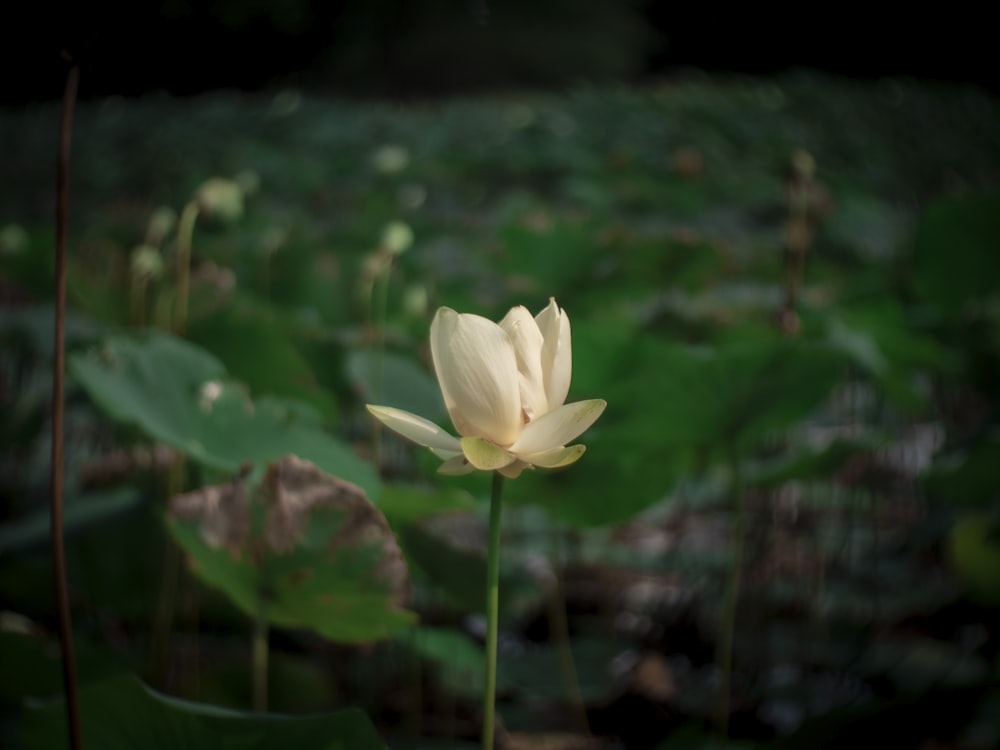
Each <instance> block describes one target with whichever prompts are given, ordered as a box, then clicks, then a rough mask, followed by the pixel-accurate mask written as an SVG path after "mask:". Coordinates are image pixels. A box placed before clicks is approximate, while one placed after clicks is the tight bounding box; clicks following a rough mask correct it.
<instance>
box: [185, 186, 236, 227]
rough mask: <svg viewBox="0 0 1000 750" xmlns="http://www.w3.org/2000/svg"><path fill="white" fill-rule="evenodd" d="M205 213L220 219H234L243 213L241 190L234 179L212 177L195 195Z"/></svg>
mask: <svg viewBox="0 0 1000 750" xmlns="http://www.w3.org/2000/svg"><path fill="white" fill-rule="evenodd" d="M195 198H196V200H197V201H198V207H199V208H200V209H201V210H202V211H204V212H205V214H206V215H208V216H212V217H213V218H217V219H221V220H222V221H236V220H237V219H239V218H240V217H241V216H242V215H243V190H242V188H241V187H240V185H239V183H238V182H236V181H235V180H227V179H225V178H222V177H213V178H211V179H210V180H207V181H206V182H205V183H204V184H203V185H202V186H201V187H200V188H198V193H197V195H196V196H195Z"/></svg>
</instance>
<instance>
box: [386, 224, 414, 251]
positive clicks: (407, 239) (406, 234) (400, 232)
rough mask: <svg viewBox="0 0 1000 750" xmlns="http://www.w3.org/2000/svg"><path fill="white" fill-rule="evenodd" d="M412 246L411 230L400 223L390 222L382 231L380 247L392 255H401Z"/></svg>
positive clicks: (408, 226)
mask: <svg viewBox="0 0 1000 750" xmlns="http://www.w3.org/2000/svg"><path fill="white" fill-rule="evenodd" d="M412 244H413V230H412V229H410V225H409V224H407V223H405V222H402V221H390V222H389V223H388V224H386V225H385V229H383V230H382V247H383V248H384V249H386V250H388V251H389V253H390V254H392V255H401V254H402V253H404V252H406V250H407V249H408V248H409V247H410V245H412Z"/></svg>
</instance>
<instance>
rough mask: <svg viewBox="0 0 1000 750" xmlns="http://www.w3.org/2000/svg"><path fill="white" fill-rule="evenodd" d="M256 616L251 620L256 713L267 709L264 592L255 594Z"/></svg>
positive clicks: (266, 636)
mask: <svg viewBox="0 0 1000 750" xmlns="http://www.w3.org/2000/svg"><path fill="white" fill-rule="evenodd" d="M257 597H258V599H257V616H256V617H255V618H254V621H253V654H252V656H251V659H252V665H251V667H252V673H253V678H252V679H253V710H254V711H257V712H258V713H264V712H265V711H267V657H268V653H267V651H268V646H267V641H268V625H267V598H266V596H265V594H264V592H262V591H261V592H258V594H257Z"/></svg>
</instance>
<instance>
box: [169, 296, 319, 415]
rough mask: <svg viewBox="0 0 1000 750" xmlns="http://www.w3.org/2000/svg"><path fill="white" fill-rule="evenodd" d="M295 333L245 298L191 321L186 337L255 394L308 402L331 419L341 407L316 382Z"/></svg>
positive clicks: (275, 314) (269, 310)
mask: <svg viewBox="0 0 1000 750" xmlns="http://www.w3.org/2000/svg"><path fill="white" fill-rule="evenodd" d="M291 329H292V326H291V325H288V324H287V323H285V322H284V321H283V320H282V319H281V317H280V315H279V311H277V310H275V309H273V308H270V307H269V306H268V304H267V303H266V302H263V301H260V300H254V299H241V300H238V301H237V302H236V303H235V304H232V305H227V306H225V307H224V308H222V309H220V310H217V311H215V312H214V313H212V314H211V315H208V316H205V317H202V318H196V319H193V320H191V322H190V324H189V325H188V333H187V335H188V338H190V339H191V341H193V342H195V343H196V344H198V345H200V346H202V347H204V348H205V349H208V350H209V351H211V352H212V353H213V354H215V356H217V357H218V358H219V359H220V360H222V362H224V363H225V366H226V369H227V370H228V371H229V373H230V374H232V375H233V377H235V378H238V379H239V380H241V381H242V382H244V383H246V384H247V385H248V386H249V387H250V389H251V390H252V391H253V392H254V393H272V394H275V395H277V396H287V397H289V398H296V399H299V400H302V401H305V402H307V403H308V404H310V405H312V406H313V407H315V408H316V409H317V410H318V411H319V412H320V413H322V414H323V416H324V417H325V418H327V419H330V418H332V417H333V416H334V415H335V414H336V412H337V405H336V403H335V402H334V400H333V399H332V398H331V396H330V394H329V393H327V392H326V391H324V390H323V389H322V388H320V386H319V385H318V384H317V382H316V376H315V375H314V374H313V371H312V369H311V367H310V366H309V363H308V362H307V361H306V358H305V357H304V356H303V355H302V353H301V352H300V351H299V349H298V347H297V346H296V344H295V341H294V340H293V338H292V333H293V331H292V330H291Z"/></svg>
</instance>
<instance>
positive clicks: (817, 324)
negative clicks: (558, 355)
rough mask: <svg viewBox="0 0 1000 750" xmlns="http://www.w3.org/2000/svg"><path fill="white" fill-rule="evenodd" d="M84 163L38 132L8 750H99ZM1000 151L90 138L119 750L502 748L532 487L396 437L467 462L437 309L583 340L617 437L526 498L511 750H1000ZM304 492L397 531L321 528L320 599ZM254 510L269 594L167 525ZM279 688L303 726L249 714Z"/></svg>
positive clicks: (800, 121) (17, 419) (32, 164)
mask: <svg viewBox="0 0 1000 750" xmlns="http://www.w3.org/2000/svg"><path fill="white" fill-rule="evenodd" d="M57 122H58V113H57V110H56V109H55V108H54V107H50V106H39V107H36V108H32V109H25V110H19V111H6V112H0V142H2V143H4V144H8V147H7V148H5V155H4V158H3V165H2V167H0V168H2V170H3V175H4V179H3V180H0V300H2V301H3V305H2V307H0V352H2V356H0V413H2V414H3V415H4V416H3V418H2V420H0V445H2V449H0V664H2V665H3V679H2V680H0V683H2V685H0V744H3V745H4V746H7V745H8V744H11V745H13V746H23V747H26V748H43V747H54V746H57V745H56V744H55V743H57V742H59V739H60V736H61V735H60V734H59V733H60V731H61V725H60V724H59V718H58V717H61V715H62V714H61V713H60V712H59V709H58V707H57V706H54V705H52V704H43V702H44V701H45V700H49V699H51V698H52V697H53V696H57V695H58V693H59V692H60V690H61V683H60V675H59V671H58V668H57V661H56V660H55V659H54V657H53V654H54V653H56V652H55V651H54V646H55V644H56V639H55V636H54V632H55V624H54V623H55V616H54V603H53V599H52V595H51V590H52V583H51V580H52V571H51V565H50V563H49V561H48V554H47V546H46V539H47V533H48V526H47V522H46V521H45V518H46V514H47V512H46V510H45V508H46V502H47V492H48V489H47V488H48V483H49V465H48V460H49V459H48V441H49V439H50V428H49V403H48V400H49V397H50V393H49V391H50V384H51V361H52V341H51V331H52V315H53V312H52V305H51V297H52V291H51V289H52V281H51V279H52V265H53V261H52V257H53V231H52V226H51V214H52V204H53V198H52V194H53V186H52V169H51V165H52V163H53V158H54V153H55V143H56V135H57ZM998 132H1000V102H998V101H997V100H995V99H993V98H990V97H988V96H986V95H985V94H983V93H981V92H979V91H977V90H974V89H963V88H957V87H949V88H934V87H929V86H926V85H923V84H919V83H916V82H912V81H906V80H899V81H885V82H882V83H879V84H857V83H848V82H845V81H841V80H837V79H831V78H825V77H817V76H814V75H807V74H798V75H793V76H788V77H783V78H775V79H767V80H763V79H751V78H747V79H738V80H722V81H714V80H709V79H705V80H699V81H690V82H673V83H670V84H664V85H663V86H661V87H658V88H650V89H643V90H639V89H626V88H599V89H581V90H577V91H575V92H573V93H568V94H564V95H554V94H545V95H542V94H525V95H514V94H511V95H507V96H493V97H489V98H483V99H461V100H454V101H447V102H426V103H423V104H419V105H417V104H410V105H407V106H405V107H404V106H396V105H392V104H388V103H381V104H373V103H356V102H350V101H343V100H323V99H319V98H315V97H311V96H305V95H300V94H299V93H297V92H294V91H284V92H279V93H276V94H274V95H273V96H248V95H238V94H235V93H228V94H213V95H206V96H202V97H199V98H193V99H185V100H174V99H171V98H167V97H165V96H150V97H146V98H143V99H140V100H127V101H126V100H116V99H109V100H107V101H101V102H91V103H88V104H86V105H81V107H80V110H79V113H78V120H77V125H76V130H75V134H74V155H73V172H72V175H73V176H72V183H71V189H72V192H71V198H70V206H71V216H70V231H71V243H70V268H69V313H68V319H67V323H68V334H67V346H68V349H69V352H70V356H69V366H68V370H69V375H70V381H69V390H68V393H67V409H68V411H67V434H66V440H67V446H66V449H67V463H66V470H67V499H66V507H67V534H68V549H69V564H70V584H71V598H72V601H73V606H74V625H75V632H76V640H77V644H78V649H79V651H80V657H79V658H80V667H81V675H82V685H83V687H82V691H83V692H82V693H81V698H82V707H83V710H84V721H85V726H84V731H85V736H88V738H89V739H91V740H92V741H91V742H90V743H89V745H92V746H95V747H107V748H114V747H133V746H136V745H135V742H136V739H135V738H136V736H137V735H136V734H135V732H138V731H143V732H148V737H149V742H148V743H143V746H149V747H174V746H184V747H192V748H194V747H218V746H219V745H220V744H225V742H224V741H223V740H222V739H221V738H223V737H225V738H227V739H229V740H230V743H231V744H234V745H235V744H237V743H238V744H240V746H244V745H245V746H247V747H271V746H272V745H274V746H278V745H279V743H280V746H282V747H284V746H286V745H288V744H292V743H295V742H296V741H298V742H299V744H300V745H301V746H302V747H331V748H334V747H345V748H347V747H350V748H367V747H379V746H380V743H381V742H385V743H386V744H388V745H389V746H390V747H393V748H407V747H421V748H432V749H433V748H446V747H453V748H460V747H475V746H476V745H475V743H476V738H477V737H478V732H479V719H478V717H477V711H478V707H479V697H480V692H479V691H480V690H481V684H482V670H483V662H482V659H481V656H482V647H481V645H480V644H481V640H480V639H481V637H482V633H481V632H479V628H478V624H479V622H480V620H479V617H480V616H481V613H482V611H483V603H484V590H483V587H484V581H485V569H486V558H485V538H486V537H485V518H486V513H487V506H488V498H489V491H490V490H489V479H488V477H486V476H485V475H481V476H476V475H471V476H469V477H459V478H454V477H441V476H438V475H436V474H435V473H434V468H435V467H436V466H437V464H438V463H439V462H438V461H437V460H436V459H435V458H434V457H433V456H431V455H429V454H428V452H427V451H426V450H423V449H421V448H418V447H416V446H413V445H411V444H409V443H406V442H405V441H402V440H400V439H397V438H396V437H395V436H394V435H393V434H391V433H388V432H386V431H384V430H378V429H376V427H375V425H374V424H373V422H372V421H371V420H370V419H369V418H368V415H367V413H366V412H365V410H364V404H365V403H369V402H374V403H379V404H387V405H392V406H395V407H398V408H402V409H406V410H408V411H412V412H415V413H418V414H421V415H422V416H425V417H427V418H428V419H432V420H435V421H437V422H438V423H439V424H443V425H444V424H447V421H446V413H445V410H444V405H443V403H442V402H441V397H440V394H439V392H438V389H437V385H436V381H435V378H434V375H433V372H432V370H431V366H430V360H429V353H428V347H427V332H428V326H429V323H430V320H431V317H432V316H433V314H434V311H435V309H436V308H437V307H438V306H439V305H447V306H449V307H452V308H454V309H456V310H459V311H462V312H475V313H479V314H482V315H485V316H487V317H490V318H492V319H494V320H496V319H499V318H500V317H501V316H502V315H503V313H504V312H506V310H507V309H508V308H509V307H511V306H512V305H517V304H524V305H526V306H527V307H528V308H529V309H531V310H536V311H537V310H540V309H541V308H542V307H543V306H544V305H545V304H546V302H547V300H548V298H549V297H550V296H551V297H555V298H556V299H557V301H558V303H559V305H560V306H561V307H562V308H564V309H565V310H566V311H567V312H568V314H569V316H570V319H571V321H572V326H573V361H574V371H573V383H572V386H571V390H570V399H569V400H571V401H577V400H582V399H587V398H602V399H605V400H607V402H608V408H607V411H606V413H605V414H604V415H603V416H602V418H601V420H600V421H598V422H597V423H596V424H595V425H594V426H593V427H592V428H591V429H590V430H589V431H588V432H587V434H586V436H585V440H584V442H586V444H587V453H586V454H585V455H584V456H583V458H582V459H581V460H580V462H579V463H578V464H576V465H575V466H574V467H573V468H572V469H571V470H568V471H565V472H561V471H556V472H551V473H545V472H527V473H526V474H525V475H524V476H522V477H520V478H518V479H516V480H512V481H508V482H507V483H506V486H505V494H504V499H505V502H506V503H507V508H506V509H505V515H504V521H505V524H504V536H503V546H504V549H503V558H502V565H501V571H500V576H501V587H500V615H501V638H500V642H501V646H500V657H499V675H498V683H497V684H498V716H499V717H500V719H501V720H502V724H503V727H504V730H505V731H506V732H509V733H510V735H511V737H512V742H513V743H515V744H513V745H511V746H514V747H521V746H531V745H528V744H520V745H519V744H516V743H528V742H529V740H530V739H531V738H530V737H529V735H540V734H551V733H557V732H562V733H576V734H581V733H583V732H584V731H585V730H586V731H588V732H589V733H591V734H592V735H593V736H594V737H595V738H598V739H595V740H594V742H595V744H594V746H595V747H602V746H603V745H602V744H601V743H602V740H601V739H600V738H616V737H617V738H620V741H621V742H622V743H623V744H624V746H626V747H628V748H651V747H657V746H659V745H658V743H660V742H662V746H663V747H684V746H689V747H693V746H709V743H711V742H713V741H714V740H715V739H717V738H719V737H720V736H721V735H728V737H729V738H730V739H729V742H730V743H731V744H732V745H733V746H748V745H751V744H754V743H758V744H759V746H761V747H770V746H779V747H800V748H815V747H820V746H824V747H841V746H847V743H856V742H857V741H858V740H857V738H858V737H862V738H863V737H865V736H867V735H868V734H869V733H880V732H882V724H883V723H885V722H891V724H890V726H892V727H894V728H895V727H903V728H905V731H903V730H900V734H899V737H900V742H901V743H903V744H900V745H899V746H900V747H907V746H912V747H916V746H917V745H918V743H919V742H920V741H921V740H924V739H929V738H939V739H944V740H951V741H956V742H958V743H963V744H961V746H962V747H969V748H980V747H982V748H986V747H991V746H994V744H995V743H997V742H998V741H1000V721H998V719H997V716H998V714H997V712H996V710H995V707H996V705H997V702H998V701H1000V656H998V654H1000V648H998V646H1000V622H998V620H997V617H996V610H995V606H996V604H997V602H1000V564H998V560H1000V493H998V491H997V487H996V477H995V474H994V473H993V471H994V467H995V466H996V464H997V460H996V459H997V458H998V448H1000V442H998V440H997V430H998V428H1000V421H998V415H1000V411H998V405H1000V401H998V398H1000V392H998V390H997V383H998V382H1000V378H998V375H1000V294H998V292H1000V252H998V251H1000V139H997V138H996V134H997V133H998ZM394 222H396V223H397V224H395V225H394ZM398 223H402V224H405V226H406V228H408V229H409V230H410V231H411V232H412V244H408V242H407V240H409V239H410V237H409V236H408V235H406V232H405V229H404V228H402V227H401V226H400V224H398ZM401 232H402V233H401ZM186 243H188V244H189V249H190V267H189V268H187V267H186V266H185V270H183V272H182V271H180V270H179V269H178V266H179V265H181V266H183V265H184V264H183V263H182V262H181V263H180V264H179V260H181V261H182V260H183V258H184V256H185V254H186V252H187V250H186V249H185V247H186ZM182 276H185V278H186V280H183V281H182ZM184 289H186V291H183V290H184ZM184 300H186V303H185V302H184ZM181 307H183V310H184V313H183V314H181V315H180V317H178V309H179V308H181ZM288 453H294V454H296V455H298V456H299V457H300V458H303V459H307V460H309V461H310V462H312V463H313V464H315V465H316V466H318V467H319V468H320V469H322V470H323V471H324V472H326V473H328V474H331V475H334V476H338V477H341V478H343V479H346V480H348V481H350V482H352V483H353V484H356V485H358V486H359V487H360V488H362V489H363V490H364V493H365V495H362V496H360V497H361V499H358V498H357V496H353V495H352V497H353V498H354V499H353V500H352V501H351V503H350V505H349V506H347V507H346V509H345V508H342V507H340V506H337V508H336V510H335V511H331V510H330V508H329V507H326V506H323V505H322V503H319V505H318V506H317V507H321V508H322V510H321V511H318V512H316V514H315V517H314V522H313V523H312V525H311V526H310V527H309V528H310V529H311V531H309V532H308V533H304V536H302V537H295V539H296V541H295V542H294V544H295V545H296V546H295V550H294V552H292V553H289V554H288V555H284V553H281V552H279V551H278V550H277V548H274V547H269V546H268V545H267V544H264V543H263V542H262V541H261V540H262V539H266V538H268V537H267V535H268V534H269V533H271V532H272V531H273V529H274V527H273V524H274V523H276V522H275V521H273V520H272V519H271V517H270V516H268V515H266V514H264V513H263V512H260V511H261V508H272V507H275V506H276V505H280V503H281V502H284V501H282V500H280V498H281V497H284V496H283V495H282V494H281V492H280V491H278V490H276V489H275V487H276V486H279V485H278V484H276V483H279V482H280V481H285V480H284V479H280V477H285V478H286V479H287V476H286V475H284V474H281V473H280V472H278V470H277V469H272V472H271V473H268V472H267V467H268V465H269V464H274V462H278V461H279V459H281V457H282V456H284V455H286V454H288ZM248 462H250V463H252V464H253V466H246V465H245V464H247V463H248ZM269 477H270V478H269ZM227 487H228V488H233V487H238V488H239V490H238V491H239V493H243V494H241V495H240V497H243V496H244V495H245V497H247V498H252V500H251V507H252V508H253V509H254V511H253V512H251V513H249V514H248V515H247V518H246V523H247V524H248V526H247V529H248V531H247V533H246V534H245V535H244V536H241V537H240V539H241V540H242V542H241V544H243V543H245V546H239V545H237V547H238V550H237V551H234V548H233V547H231V546H230V547H229V548H222V547H225V546H226V545H222V547H220V545H219V544H218V539H219V538H225V539H229V537H228V536H226V535H225V534H222V532H220V531H219V529H220V527H219V526H213V525H212V524H213V523H216V522H217V521H218V518H216V517H215V516H211V517H210V515H209V514H208V511H205V513H203V514H202V515H201V516H198V518H197V523H195V522H192V521H191V520H190V519H188V520H186V521H183V522H181V521H178V520H177V518H176V516H175V515H172V514H170V513H168V506H169V504H170V498H171V497H173V496H177V495H180V494H181V493H189V494H188V495H187V496H188V497H189V498H190V497H192V494H191V493H198V492H207V491H208V490H211V491H212V492H214V493H215V494H210V495H200V496H198V495H196V494H195V496H198V497H202V498H204V497H211V498H214V499H215V500H213V502H215V501H219V502H220V503H221V505H220V506H219V507H224V506H225V503H226V502H228V500H226V498H231V497H235V496H236V495H230V494H227V493H229V492H230V491H232V492H236V490H231V489H220V488H227ZM206 488H207V489H206ZM213 488H214V489H213ZM365 496H367V500H365V499H364V497H365ZM295 497H298V496H297V495H295ZM368 501H370V503H369V502H368ZM311 502H312V501H310V503H311ZM253 503H259V504H260V505H259V506H258V505H253ZM372 505H373V506H374V508H373V507H372ZM199 507H200V506H199ZM212 507H215V506H212ZM289 507H292V506H289ZM309 508H310V512H312V508H313V506H312V505H309ZM288 512H289V513H290V514H292V517H296V518H297V516H295V515H294V513H292V511H291V510H289V511H288ZM296 512H297V511H296ZM223 517H226V518H228V517H227V516H225V513H223ZM372 519H381V520H372ZM198 524H201V525H200V526H199V525H198ZM282 528H284V527H282ZM227 529H228V527H227ZM372 529H376V530H377V531H372ZM387 530H391V532H392V533H391V534H387V533H386V531H387ZM230 531H231V530H230ZM226 533H229V531H227V532H226ZM219 534H222V537H220V536H219ZM292 536H293V537H294V534H293V535H292ZM393 537H394V539H393ZM289 538H291V537H289ZM248 540H249V541H248ZM361 541H363V542H364V544H361V543H360V542H361ZM269 544H270V543H269ZM397 545H398V546H397ZM278 546H279V547H280V546H281V545H278ZM390 568H391V574H390V572H387V571H388V570H389V569H390ZM373 582H374V583H373ZM385 587H387V588H385ZM384 589H385V590H384ZM389 589H391V592H390V591H389ZM404 589H405V596H404V595H402V594H400V592H402V591H403V590H404ZM325 594H328V596H325ZM397 595H398V600H397ZM403 602H405V603H403ZM338 618H339V619H338ZM418 620H419V625H418V624H416V623H417V621H418ZM366 633H370V634H371V637H370V638H366V637H365V634H366ZM268 639H269V648H267V643H268ZM359 641H360V642H363V644H362V645H358V643H359ZM366 641H370V642H366ZM252 643H254V644H255V645H254V646H252V645H251V644H252ZM262 644H263V645H264V649H263V652H262V651H261V645H262ZM251 654H253V662H252V657H251ZM262 654H263V655H264V661H263V666H261V662H260V661H259V658H260V657H261V655H262ZM477 654H478V655H479V656H478V657H477ZM251 663H253V665H254V666H253V668H251ZM252 672H253V676H252V675H251V673H252ZM261 674H263V675H264V682H263V687H264V690H265V697H266V698H267V707H268V708H269V709H270V710H271V711H273V712H275V713H276V714H294V715H295V717H294V718H287V717H280V716H277V715H274V714H266V715H264V714H249V713H243V712H244V711H246V710H247V709H249V708H250V707H251V705H256V706H258V707H260V705H261V704H260V703H259V701H258V698H259V697H260V696H261V694H260V693H259V692H258V691H259V690H260V688H261V683H260V682H259V680H258V678H259V677H260V675H261ZM140 679H141V682H140ZM727 687H728V689H726V688H727ZM216 706H223V707H225V708H224V709H223V708H216ZM356 709H361V711H363V712H364V713H361V711H358V710H356ZM122 716H125V717H127V719H128V720H127V721H122V720H121V717H122ZM88 722H89V724H88ZM893 731H896V730H895V729H893ZM233 738H235V739H233ZM317 738H322V739H317ZM817 738H820V739H821V740H822V741H823V742H828V743H830V744H827V745H821V744H819V743H820V739H817ZM535 739H536V740H537V738H535ZM577 741H578V742H583V740H582V739H580V738H577ZM610 742H611V740H609V741H608V745H609V746H610ZM907 742H910V743H911V744H910V745H907V744H906V743H907ZM177 743H181V744H177ZM323 743H327V744H323ZM838 743H839V744H838ZM226 746H228V745H226ZM535 746H537V745H535ZM574 746H578V747H579V746H582V745H574Z"/></svg>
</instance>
